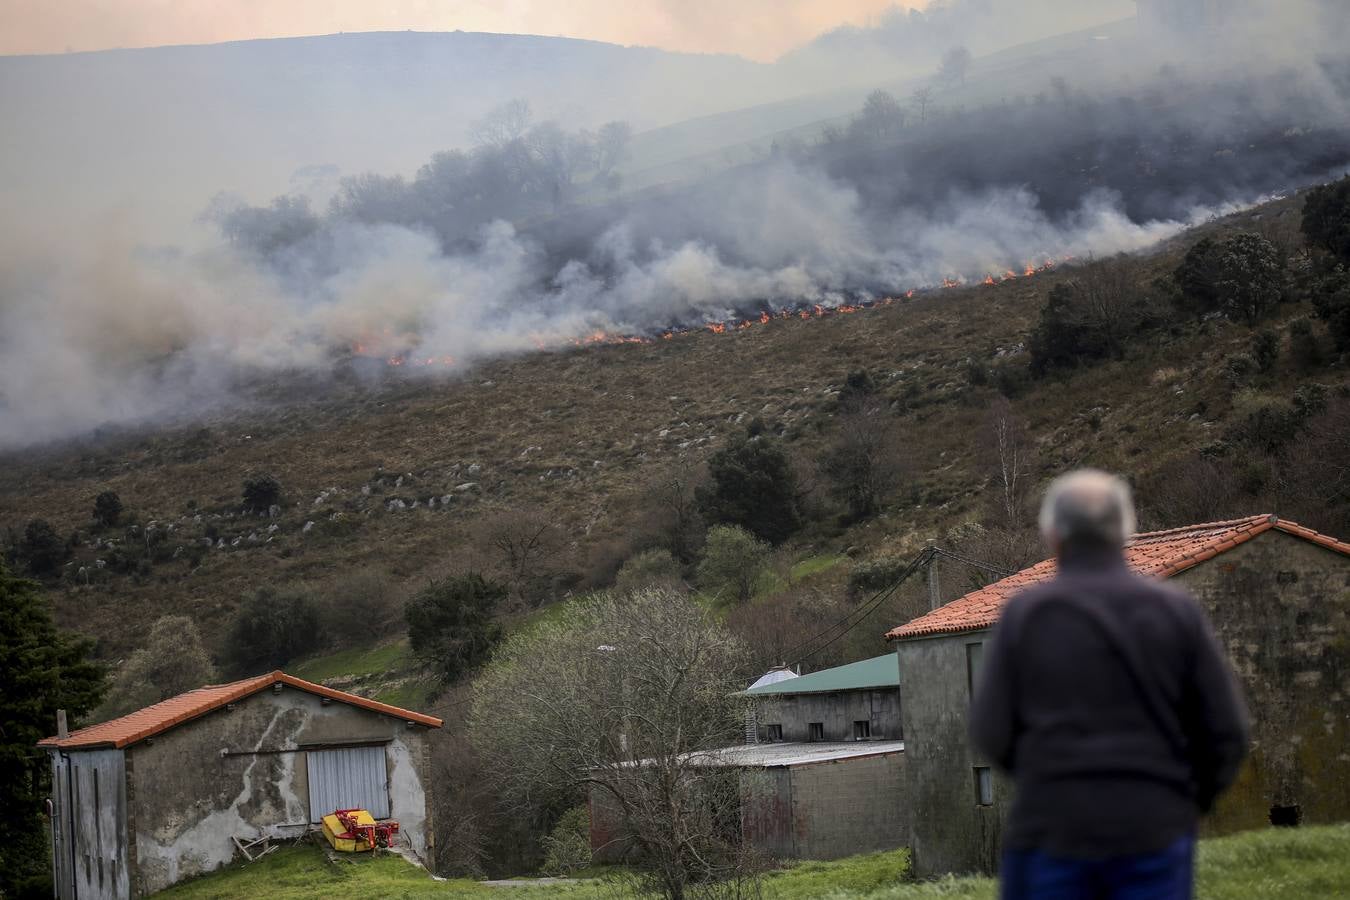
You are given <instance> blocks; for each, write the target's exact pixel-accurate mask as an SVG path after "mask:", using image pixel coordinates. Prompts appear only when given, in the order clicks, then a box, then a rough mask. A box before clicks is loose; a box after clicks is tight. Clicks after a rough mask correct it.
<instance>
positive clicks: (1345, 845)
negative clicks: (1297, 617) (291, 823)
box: [160, 825, 1350, 900]
mask: <svg viewBox="0 0 1350 900" xmlns="http://www.w3.org/2000/svg"><path fill="white" fill-rule="evenodd" d="M908 867H909V854H908V853H907V852H906V851H905V850H895V851H891V852H888V853H870V854H865V855H862V856H854V857H850V858H848V859H841V860H836V861H834V862H805V863H801V864H798V865H795V866H792V867H790V868H787V869H783V870H781V871H777V872H773V873H770V874H769V875H768V876H766V877H765V879H764V884H763V896H764V897H765V898H768V900H806V898H816V897H829V898H835V900H852V898H857V900H928V898H933V897H967V898H980V900H993V898H994V897H995V895H996V893H997V884H996V882H995V881H994V880H993V879H992V878H951V877H949V878H945V879H939V880H937V881H928V882H906V881H904V877H905V874H906V872H907V871H908ZM1347 885H1350V825H1329V826H1320V827H1313V828H1302V829H1266V830H1262V831H1252V832H1247V833H1245V834H1239V835H1233V836H1230V837H1225V838H1216V839H1213V840H1206V841H1202V842H1201V845H1200V856H1199V862H1198V865H1197V891H1196V894H1197V897H1199V898H1200V900H1239V898H1241V900H1248V898H1252V897H1261V898H1276V900H1279V898H1288V900H1304V898H1307V900H1320V898H1327V900H1331V898H1339V897H1343V896H1345V891H1346V886H1347ZM339 895H357V896H371V897H410V898H415V897H499V898H502V900H535V898H544V897H570V898H577V900H582V898H597V900H598V898H612V897H614V896H616V891H615V888H614V885H613V884H607V883H604V882H599V881H582V880H579V881H577V882H575V883H573V884H553V885H547V886H538V887H527V888H502V887H488V886H486V885H483V884H480V883H478V882H474V881H470V880H466V879H450V880H446V881H437V880H435V879H433V878H431V877H430V876H428V875H427V874H426V873H425V872H423V871H421V870H420V869H417V868H415V867H414V866H411V865H408V864H407V863H406V862H404V861H403V860H402V859H400V858H398V857H396V856H390V855H382V856H379V857H376V858H367V857H365V856H364V855H361V856H359V857H357V858H354V859H352V860H350V861H348V860H345V859H344V860H343V861H342V862H340V863H330V862H329V861H328V860H327V859H326V858H325V856H324V854H323V853H322V852H321V851H320V850H319V849H317V847H315V846H313V845H304V844H302V845H300V846H296V847H288V848H284V849H282V850H278V851H277V852H275V853H273V854H271V855H270V856H268V857H267V859H265V860H263V861H262V862H259V863H255V864H252V865H237V866H232V867H230V868H228V869H225V870H223V871H220V872H216V873H214V874H211V875H207V876H204V877H202V878H198V879H196V880H194V881H190V882H187V883H185V884H181V885H178V886H177V887H175V888H172V889H170V890H168V891H166V892H164V893H163V894H161V895H160V896H163V897H166V898H167V897H172V898H183V900H216V898H220V900H225V898H230V900H234V898H240V900H252V898H257V900H263V898H276V900H303V898H311V897H314V898H318V897H328V896H339Z"/></svg>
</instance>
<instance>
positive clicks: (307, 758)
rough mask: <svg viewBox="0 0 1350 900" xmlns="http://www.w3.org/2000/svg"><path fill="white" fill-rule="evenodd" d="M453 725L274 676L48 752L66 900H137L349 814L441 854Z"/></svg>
mask: <svg viewBox="0 0 1350 900" xmlns="http://www.w3.org/2000/svg"><path fill="white" fill-rule="evenodd" d="M441 724H442V723H441V720H440V719H437V718H434V717H432V716H427V715H423V714H421V713H415V712H410V711H408V710H405V709H399V708H398V707H396V706H389V705H387V704H384V703H378V702H376V701H374V700H368V699H366V698H364V697H358V696H356V695H354V694H348V693H345V692H343V691H336V690H333V689H331V688H326V687H323V686H322V685H318V684H312V683H310V682H308V681H303V680H301V679H299V678H295V677H292V676H290V675H287V674H285V673H283V672H271V673H269V674H267V675H259V676H257V677H255V678H247V679H244V680H242V681H236V682H232V683H230V684H221V685H211V686H208V687H203V688H199V689H197V690H194V691H188V692H187V693H185V694H180V695H178V696H177V697H172V698H170V699H168V700H164V701H162V702H160V703H156V704H154V705H153V706H149V707H146V708H145V709H142V710H138V711H137V712H134V713H131V714H129V715H126V716H123V717H121V718H119V719H113V720H111V721H108V722H103V723H101V724H98V725H92V726H90V727H88V728H83V729H80V730H79V731H75V732H72V733H71V734H69V735H58V736H56V737H51V738H47V739H46V740H44V741H42V742H41V743H39V745H38V746H39V747H42V748H44V749H46V750H47V751H48V754H49V756H50V758H51V764H52V806H53V816H52V844H53V859H54V870H55V871H54V874H55V876H56V885H57V895H58V896H59V897H60V898H62V900H73V898H82V897H132V896H137V897H139V896H143V895H146V894H150V893H154V892H155V891H159V890H162V889H164V888H166V887H168V886H169V885H171V884H174V883H175V882H178V881H180V880H182V879H184V878H187V877H190V876H192V875H197V874H200V873H203V872H208V871H210V870H212V869H215V868H217V867H219V866H222V865H224V864H226V863H228V862H230V861H231V859H233V858H234V856H235V853H236V850H237V846H238V845H237V843H236V841H238V842H248V841H252V840H254V839H256V838H259V837H263V836H273V837H284V836H288V835H295V834H299V833H301V832H303V831H305V830H307V829H309V828H311V827H312V826H314V825H315V823H317V822H319V820H320V818H321V817H322V816H323V815H324V814H326V813H331V812H333V811H334V810H335V809H346V808H358V807H359V808H364V809H368V810H369V811H370V812H371V814H372V815H374V816H375V817H376V818H377V819H386V818H392V819H395V820H397V821H398V822H399V824H400V826H401V832H400V838H401V842H402V843H406V844H407V845H408V846H409V847H410V849H411V850H412V851H413V852H414V853H416V854H417V855H418V856H421V857H425V855H426V852H427V850H428V849H429V846H430V840H431V838H430V836H431V821H430V813H429V809H430V804H429V803H428V793H429V786H430V784H429V767H430V761H429V760H430V756H429V746H428V730H429V729H432V728H439V727H440V726H441Z"/></svg>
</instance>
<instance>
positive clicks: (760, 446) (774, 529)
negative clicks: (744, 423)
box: [697, 435, 802, 544]
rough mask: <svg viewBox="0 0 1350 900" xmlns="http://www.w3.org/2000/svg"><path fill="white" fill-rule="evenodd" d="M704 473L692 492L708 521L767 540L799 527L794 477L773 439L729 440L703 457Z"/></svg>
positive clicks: (777, 540) (778, 539) (780, 538)
mask: <svg viewBox="0 0 1350 900" xmlns="http://www.w3.org/2000/svg"><path fill="white" fill-rule="evenodd" d="M708 476H709V481H708V484H706V485H701V486H700V487H699V489H698V492H697V496H698V503H699V507H700V510H701V511H702V513H703V515H704V517H705V518H706V519H707V520H708V521H710V522H715V523H721V524H725V525H737V526H739V527H741V528H744V529H745V530H746V531H749V532H750V533H751V534H754V535H755V536H756V537H758V538H760V539H762V540H765V541H768V542H769V543H771V544H778V543H781V542H782V541H784V540H786V539H787V538H788V537H789V536H790V535H791V534H793V532H795V531H797V529H798V528H800V527H801V524H802V517H801V505H800V496H799V493H798V490H797V476H796V473H795V472H794V471H793V469H792V465H791V463H790V462H789V461H788V458H787V454H785V453H784V452H783V450H782V448H781V447H780V446H779V443H778V441H777V440H775V439H774V438H772V437H769V436H768V435H760V436H758V437H750V436H749V435H746V436H744V437H742V438H739V439H737V440H733V441H732V442H731V443H730V444H728V445H727V446H726V447H724V448H722V449H721V450H718V451H717V452H716V453H714V454H713V455H712V457H711V458H710V459H709V460H708Z"/></svg>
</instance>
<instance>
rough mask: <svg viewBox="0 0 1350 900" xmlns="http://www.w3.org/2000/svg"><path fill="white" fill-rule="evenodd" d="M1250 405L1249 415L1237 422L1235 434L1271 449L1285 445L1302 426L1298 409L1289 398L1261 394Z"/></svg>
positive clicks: (1274, 449) (1249, 441)
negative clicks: (1287, 399)
mask: <svg viewBox="0 0 1350 900" xmlns="http://www.w3.org/2000/svg"><path fill="white" fill-rule="evenodd" d="M1246 406H1247V411H1246V415H1245V416H1244V417H1243V418H1242V419H1241V420H1240V421H1239V422H1238V423H1237V424H1236V425H1234V426H1233V436H1234V437H1235V438H1237V439H1238V440H1241V441H1245V442H1246V443H1248V444H1251V445H1252V446H1254V447H1256V448H1258V449H1260V450H1264V451H1266V452H1267V453H1272V452H1274V451H1276V450H1278V449H1280V447H1282V446H1284V445H1285V443H1287V442H1288V441H1289V440H1290V439H1291V438H1292V437H1293V436H1294V433H1295V431H1296V430H1297V428H1298V426H1299V423H1300V417H1299V414H1298V411H1297V410H1296V409H1295V408H1294V405H1293V404H1292V403H1289V402H1287V401H1285V400H1277V399H1274V398H1271V397H1261V398H1257V399H1255V400H1253V401H1250V402H1249V403H1248V404H1246Z"/></svg>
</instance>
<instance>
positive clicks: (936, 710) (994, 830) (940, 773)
mask: <svg viewBox="0 0 1350 900" xmlns="http://www.w3.org/2000/svg"><path fill="white" fill-rule="evenodd" d="M988 640H989V632H988V631H978V632H970V633H968V634H958V635H950V636H945V637H937V638H927V639H921V640H909V641H901V642H900V643H898V644H897V645H896V652H897V653H898V654H899V655H900V692H901V694H902V695H903V697H904V702H903V704H902V706H901V711H902V713H903V718H904V729H905V767H904V790H903V793H902V794H901V795H900V796H899V797H897V802H903V804H904V805H905V807H906V808H907V809H908V810H909V816H910V832H911V836H910V849H911V852H912V856H913V858H912V863H911V864H912V866H913V869H914V872H915V874H916V875H918V876H919V877H922V878H927V877H931V876H934V875H941V874H944V873H947V872H992V871H994V870H995V869H996V868H997V861H998V854H999V850H1000V841H999V838H1000V832H1001V830H1002V828H1001V823H1002V817H1003V815H1004V814H1005V810H1006V808H1007V805H1008V801H1009V799H1010V798H1011V785H1010V784H1009V782H1008V781H1007V780H1006V779H1004V778H1003V777H1002V776H1000V775H998V774H997V773H993V779H994V803H993V805H992V806H981V805H979V804H978V803H977V802H976V800H977V797H976V793H975V767H976V766H987V765H988V761H987V760H984V759H981V758H980V757H979V756H978V755H977V754H975V752H974V750H973V749H972V748H971V746H970V741H969V739H968V737H967V736H968V734H969V728H970V724H969V723H970V689H969V687H968V679H967V674H966V656H967V651H966V645H967V644H978V643H984V642H986V641H988Z"/></svg>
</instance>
